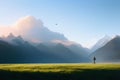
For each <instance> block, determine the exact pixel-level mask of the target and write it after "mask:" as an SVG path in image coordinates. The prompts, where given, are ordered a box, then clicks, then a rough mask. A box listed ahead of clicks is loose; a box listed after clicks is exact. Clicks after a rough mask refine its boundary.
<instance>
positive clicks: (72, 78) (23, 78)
mask: <svg viewBox="0 0 120 80" xmlns="http://www.w3.org/2000/svg"><path fill="white" fill-rule="evenodd" d="M0 80H120V64H0Z"/></svg>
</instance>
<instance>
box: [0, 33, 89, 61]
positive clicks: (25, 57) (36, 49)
mask: <svg viewBox="0 0 120 80" xmlns="http://www.w3.org/2000/svg"><path fill="white" fill-rule="evenodd" d="M10 35H11V36H8V37H7V38H4V39H1V40H0V63H67V62H70V63H74V62H89V59H88V58H87V57H85V56H83V55H81V54H79V55H78V53H76V52H74V51H73V50H71V49H69V48H67V47H66V46H64V45H62V44H53V45H49V46H47V45H44V44H38V45H37V46H34V45H32V44H30V43H29V42H27V41H25V40H24V39H23V38H22V37H21V36H18V37H15V36H13V35H12V34H10ZM86 56H87V55H86Z"/></svg>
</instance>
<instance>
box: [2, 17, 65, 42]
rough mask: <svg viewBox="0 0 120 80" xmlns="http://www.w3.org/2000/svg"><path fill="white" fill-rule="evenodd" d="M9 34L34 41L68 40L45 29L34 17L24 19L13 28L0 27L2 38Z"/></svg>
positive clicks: (12, 26)
mask: <svg viewBox="0 0 120 80" xmlns="http://www.w3.org/2000/svg"><path fill="white" fill-rule="evenodd" d="M9 33H13V34H14V35H16V36H17V35H21V36H22V37H23V38H26V39H29V40H34V41H38V40H40V41H53V40H67V38H65V37H64V35H62V34H60V33H57V32H53V31H50V30H49V29H48V28H46V27H44V24H43V22H42V21H41V20H40V19H36V18H35V17H33V16H26V17H23V18H21V19H19V20H18V21H17V22H16V23H15V24H14V25H11V26H4V27H3V26H0V35H1V36H2V35H4V36H7V35H8V34H9Z"/></svg>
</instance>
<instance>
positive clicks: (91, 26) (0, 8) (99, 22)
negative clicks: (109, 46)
mask: <svg viewBox="0 0 120 80" xmlns="http://www.w3.org/2000/svg"><path fill="white" fill-rule="evenodd" d="M29 15H31V16H34V17H35V18H37V19H40V20H41V21H43V22H44V26H46V27H47V28H48V29H50V30H52V31H54V32H59V33H61V34H64V35H65V37H67V38H68V39H69V40H71V41H75V42H77V43H79V44H81V45H82V46H84V47H88V48H90V47H91V46H92V45H93V44H95V42H96V41H97V40H99V39H100V38H102V37H103V36H105V35H108V36H114V35H119V34H120V31H119V30H120V0H0V26H8V25H12V24H14V23H15V22H16V21H17V20H18V19H19V18H22V17H25V16H29ZM56 24H57V25H56Z"/></svg>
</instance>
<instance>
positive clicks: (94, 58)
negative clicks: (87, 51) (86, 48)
mask: <svg viewBox="0 0 120 80" xmlns="http://www.w3.org/2000/svg"><path fill="white" fill-rule="evenodd" d="M95 60H96V57H95V56H94V57H93V63H94V64H95V63H96V62H95Z"/></svg>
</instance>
